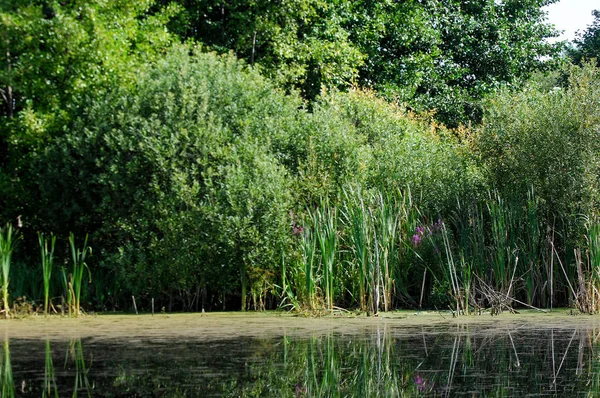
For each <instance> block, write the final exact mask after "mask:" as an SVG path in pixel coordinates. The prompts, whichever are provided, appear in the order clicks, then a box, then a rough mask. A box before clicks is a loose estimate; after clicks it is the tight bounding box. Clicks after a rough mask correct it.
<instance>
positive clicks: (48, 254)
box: [38, 233, 56, 315]
mask: <svg viewBox="0 0 600 398" xmlns="http://www.w3.org/2000/svg"><path fill="white" fill-rule="evenodd" d="M38 240H39V243H40V252H41V257H42V273H43V275H44V313H45V314H46V315H47V314H48V306H49V303H50V299H49V297H50V279H51V278H52V267H53V264H54V246H55V244H56V236H54V235H50V240H49V241H48V239H46V237H45V236H44V234H42V233H38ZM48 242H50V249H48Z"/></svg>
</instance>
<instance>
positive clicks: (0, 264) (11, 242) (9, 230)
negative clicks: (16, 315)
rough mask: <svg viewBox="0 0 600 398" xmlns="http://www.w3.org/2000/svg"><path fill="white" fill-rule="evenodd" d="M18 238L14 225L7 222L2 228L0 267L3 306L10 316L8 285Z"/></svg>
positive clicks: (6, 315) (0, 233)
mask: <svg viewBox="0 0 600 398" xmlns="http://www.w3.org/2000/svg"><path fill="white" fill-rule="evenodd" d="M17 239H18V236H17V234H16V232H15V231H14V230H13V227H12V225H10V224H6V227H4V228H0V268H2V270H1V271H2V274H1V275H0V276H2V280H1V281H0V282H1V287H2V306H3V308H4V316H5V317H6V318H8V317H9V316H10V306H9V304H8V287H9V282H10V265H11V260H12V254H13V250H14V248H15V243H16V241H17Z"/></svg>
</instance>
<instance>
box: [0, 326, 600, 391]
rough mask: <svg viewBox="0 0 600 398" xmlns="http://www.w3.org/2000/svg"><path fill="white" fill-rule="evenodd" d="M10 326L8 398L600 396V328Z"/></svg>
mask: <svg viewBox="0 0 600 398" xmlns="http://www.w3.org/2000/svg"><path fill="white" fill-rule="evenodd" d="M528 318H529V319H528ZM473 319H474V320H473ZM1 323H2V324H3V325H0V333H1V332H2V331H4V336H3V337H2V335H1V334H0V345H1V347H0V386H1V388H0V391H1V392H2V395H1V396H2V397H13V396H14V397H42V396H47V397H68V396H80V397H86V396H92V397H97V396H98V397H146V396H158V397H223V396H225V397H258V396H260V397H347V396H351V397H376V396H381V397H393V396H432V397H433V396H444V397H445V396H468V397H472V396H490V395H493V396H523V397H524V396H569V397H571V396H599V395H600V322H598V318H597V317H583V316H577V317H569V316H567V315H564V314H563V315H559V316H544V317H535V316H533V317H529V316H527V315H524V316H521V317H519V318H515V317H505V318H503V317H502V316H501V317H499V318H491V317H489V316H487V317H474V318H469V319H467V320H464V319H460V320H452V319H441V318H439V317H435V316H428V317H427V316H425V317H420V318H418V319H416V317H415V318H412V317H410V316H408V315H407V316H396V317H389V318H380V319H366V318H362V319H346V318H341V319H331V318H330V319H327V318H326V319H312V318H306V319H305V318H299V317H285V316H284V317H279V316H268V315H267V316H265V315H258V314H257V315H226V314H225V315H223V314H221V315H214V316H213V315H209V316H204V317H200V316H198V315H186V316H170V317H168V316H157V317H149V316H140V317H104V316H102V317H94V318H93V319H82V320H70V319H48V320H42V319H40V320H25V321H19V320H17V321H2V322H1Z"/></svg>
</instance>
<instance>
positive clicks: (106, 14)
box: [0, 0, 172, 222]
mask: <svg viewBox="0 0 600 398" xmlns="http://www.w3.org/2000/svg"><path fill="white" fill-rule="evenodd" d="M149 5H150V2H149V1H140V2H127V1H121V0H118V1H109V2H106V1H100V0H97V1H96V0H93V1H79V0H72V1H63V2H58V1H50V0H48V1H38V0H19V1H14V2H2V3H1V4H0V37H2V39H1V40H0V53H1V54H2V55H1V56H0V94H1V96H0V102H1V106H0V190H1V191H2V192H3V193H4V195H1V196H2V198H0V209H2V211H3V212H4V216H5V217H7V218H12V217H16V216H17V215H18V214H20V213H21V211H22V209H23V208H24V207H27V206H28V202H29V200H30V198H29V194H28V192H27V191H25V190H22V188H23V185H22V184H20V183H19V179H20V178H21V176H22V175H23V173H24V172H25V171H24V170H23V169H24V168H27V167H28V166H29V163H30V162H29V161H28V158H29V156H32V154H34V153H35V152H36V151H40V150H43V148H44V146H45V145H47V143H48V142H49V141H51V140H52V139H54V138H55V137H57V136H60V135H62V134H64V133H65V132H66V131H67V130H68V128H69V126H70V123H71V121H72V119H73V117H74V115H75V114H76V113H77V112H78V111H77V108H78V107H80V105H81V104H82V101H83V100H84V97H86V96H101V95H102V93H103V92H106V91H107V90H109V89H111V88H112V87H115V86H117V85H118V86H122V87H123V86H127V85H128V84H132V83H133V81H134V77H135V74H136V69H137V68H138V66H139V65H140V64H141V63H142V61H143V62H147V61H151V60H152V59H153V58H156V56H157V55H158V54H160V53H162V52H163V51H164V49H165V47H166V46H168V45H170V44H169V43H170V42H171V36H170V34H169V33H167V32H166V31H165V29H164V24H165V23H166V21H167V19H168V17H169V15H170V14H171V13H172V10H171V9H168V10H165V11H164V12H156V13H154V14H149V13H148V9H149ZM7 198H11V203H7V202H4V201H6V200H7ZM3 202H4V203H3ZM26 222H28V221H27V220H26Z"/></svg>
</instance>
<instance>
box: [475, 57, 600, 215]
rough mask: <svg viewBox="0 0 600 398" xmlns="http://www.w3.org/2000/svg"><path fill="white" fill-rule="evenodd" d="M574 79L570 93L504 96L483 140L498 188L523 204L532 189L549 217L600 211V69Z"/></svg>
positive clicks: (479, 144)
mask: <svg viewBox="0 0 600 398" xmlns="http://www.w3.org/2000/svg"><path fill="white" fill-rule="evenodd" d="M569 72H570V77H569V81H568V85H567V87H566V88H561V87H559V86H558V84H557V87H555V88H554V89H551V90H545V89H544V87H541V86H540V87H538V86H536V85H530V86H529V87H527V88H526V89H525V90H522V91H519V92H516V93H515V92H509V91H504V92H502V93H501V94H499V95H498V96H497V97H495V99H494V100H493V101H492V102H491V103H490V104H489V107H488V110H487V113H486V117H485V120H484V123H483V125H482V127H481V128H480V129H479V132H478V135H477V138H476V150H477V152H478V154H479V156H480V158H481V163H482V165H483V166H484V168H485V172H486V174H487V176H488V178H489V179H490V181H491V184H492V185H494V186H496V187H498V188H499V189H500V190H501V191H503V192H504V193H506V194H510V195H508V196H513V195H515V194H517V195H518V196H520V197H522V198H525V197H526V195H527V192H528V190H529V189H531V188H533V190H534V192H535V194H536V196H537V198H538V199H540V200H541V201H542V203H543V209H544V211H545V213H546V215H547V216H549V217H554V216H559V217H561V216H566V215H571V214H577V213H584V214H589V213H590V212H592V211H593V210H595V209H597V206H598V188H599V185H598V183H599V181H598V177H599V175H600V174H599V172H600V169H599V166H600V163H599V162H600V103H599V102H598V98H599V96H600V70H599V69H597V68H594V67H593V66H592V65H589V64H588V65H585V66H583V67H577V66H573V67H571V68H570V71H569Z"/></svg>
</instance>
